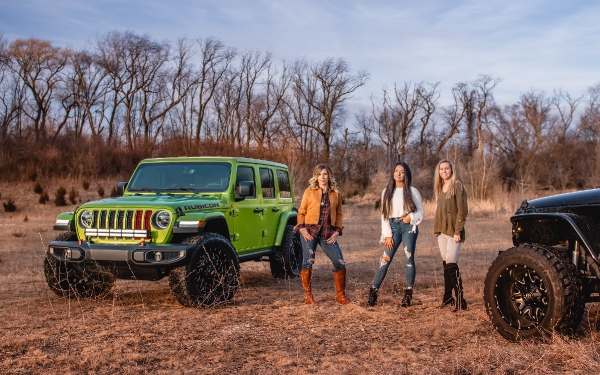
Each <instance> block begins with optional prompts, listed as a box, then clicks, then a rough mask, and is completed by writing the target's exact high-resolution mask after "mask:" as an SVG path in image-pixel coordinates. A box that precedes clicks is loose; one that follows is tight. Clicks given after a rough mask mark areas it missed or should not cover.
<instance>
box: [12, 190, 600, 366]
mask: <svg viewBox="0 0 600 375" xmlns="http://www.w3.org/2000/svg"><path fill="white" fill-rule="evenodd" d="M65 187H66V188H67V190H70V188H71V186H70V185H68V186H65ZM53 188H54V189H55V188H56V187H53ZM76 188H77V189H78V190H80V197H79V198H80V199H81V200H82V201H86V200H91V199H97V193H96V189H95V187H91V188H90V189H89V191H83V189H82V188H81V187H76ZM51 189H52V187H51ZM32 190H33V186H31V187H30V186H26V185H21V186H7V185H0V193H1V198H0V200H1V201H3V202H4V201H6V199H8V198H12V199H14V200H15V203H16V205H17V211H16V212H12V213H8V212H4V211H2V212H0V235H1V238H2V242H1V243H0V316H2V324H1V325H0V328H1V329H0V333H1V335H0V373H2V374H115V373H119V374H231V373H236V374H271V373H272V374H290V373H292V374H310V373H315V374H321V373H326V374H559V373H566V372H568V373H575V374H587V373H592V372H598V371H600V350H599V348H600V346H599V345H598V337H599V335H598V331H597V330H596V329H595V327H596V320H597V318H598V315H599V314H598V306H597V304H589V305H588V310H587V311H586V315H585V317H584V321H583V322H582V324H581V326H580V328H579V331H578V332H577V335H576V336H575V337H572V338H565V337H554V338H552V339H551V340H549V341H547V342H525V343H518V344H515V343H510V342H508V341H506V340H504V339H503V338H502V337H501V336H500V335H498V334H497V333H496V332H494V330H493V328H492V325H491V323H490V322H489V320H488V318H487V316H486V315H485V312H484V310H483V303H482V288H483V279H484V277H485V273H486V271H487V268H488V266H489V264H490V263H491V261H492V260H493V259H494V257H495V256H496V255H497V253H498V251H500V250H504V249H506V248H508V247H510V246H511V241H510V223H509V220H508V218H509V215H508V214H505V213H504V214H497V213H490V212H483V211H481V212H477V210H475V209H474V210H473V213H472V214H471V215H470V216H469V220H468V222H467V241H466V243H465V245H464V247H463V249H462V250H461V258H460V267H461V272H462V274H463V282H464V286H465V295H466V299H467V301H468V302H469V310H468V311H463V312H459V313H454V312H452V310H451V309H440V308H438V306H439V303H440V302H441V296H442V287H443V278H442V267H441V260H440V256H439V254H438V250H437V246H436V242H435V237H434V236H433V235H432V234H431V232H432V212H427V213H426V219H425V220H424V221H423V223H422V224H421V225H420V226H419V230H420V234H419V239H418V242H417V253H416V261H417V281H416V285H415V295H414V298H415V301H414V302H415V304H414V305H413V306H411V307H409V308H401V307H399V306H398V303H399V301H400V298H401V295H400V294H399V293H400V291H401V290H402V288H403V285H404V262H403V259H402V257H397V258H396V259H394V261H393V263H392V266H391V268H390V272H389V273H388V276H387V278H386V280H385V282H384V284H383V286H382V289H381V291H380V297H379V301H378V304H377V306H376V307H374V308H366V307H365V302H366V297H367V290H368V287H369V285H370V283H371V281H372V279H373V277H374V275H375V269H376V265H377V262H378V260H379V257H380V255H381V252H382V250H381V249H382V248H381V245H380V244H379V243H378V240H379V234H380V224H379V218H378V216H377V213H376V212H375V211H374V210H373V209H372V207H373V206H372V202H370V201H369V200H365V201H353V202H347V204H345V205H344V217H345V226H346V229H345V231H344V235H343V236H342V237H340V244H341V246H342V250H343V252H344V255H345V258H346V261H347V263H348V271H347V272H348V282H347V284H348V285H347V292H348V293H347V294H348V297H349V298H350V299H351V300H352V301H353V302H354V303H353V304H352V305H349V306H340V305H338V304H336V303H335V301H334V298H335V295H334V286H333V279H332V267H331V263H330V262H329V260H328V259H327V258H326V256H325V255H324V254H323V253H322V252H320V251H318V252H317V262H316V265H315V269H314V276H313V288H314V295H315V298H316V300H317V305H316V306H306V305H304V304H303V301H302V287H301V284H300V280H299V279H292V280H275V279H273V278H272V276H271V273H270V270H269V265H268V262H250V263H243V264H242V266H241V287H240V288H239V290H238V292H237V294H236V295H235V297H234V299H233V302H232V303H231V304H229V305H226V306H223V307H219V308H215V309H188V308H183V307H182V306H181V305H179V304H178V303H177V301H176V300H175V298H174V297H173V296H172V295H171V294H170V292H169V288H168V283H167V281H166V280H161V281H158V282H149V281H133V280H119V281H117V283H116V285H115V288H114V289H113V291H112V293H111V294H110V295H108V296H107V297H105V298H102V299H93V300H67V299H62V298H59V297H57V296H56V295H54V294H53V293H52V292H51V291H50V290H49V289H48V287H47V285H46V283H45V280H44V276H43V269H42V263H43V257H44V249H45V247H46V246H47V244H48V243H49V242H50V241H51V240H52V239H53V238H55V237H56V236H57V235H58V234H59V233H58V232H55V231H53V230H52V225H53V223H54V219H55V217H56V214H57V213H59V212H61V211H69V210H73V209H74V208H75V206H74V205H70V206H67V207H55V206H54V204H53V203H52V201H53V196H52V194H51V195H50V197H51V199H50V202H48V203H47V204H46V205H40V204H39V203H38V202H37V199H38V196H37V195H36V194H34V193H33V191H32ZM105 190H106V191H107V192H108V191H110V185H109V184H108V183H107V184H106V187H105ZM51 191H52V190H51ZM431 207H432V206H426V210H427V209H429V211H431Z"/></svg>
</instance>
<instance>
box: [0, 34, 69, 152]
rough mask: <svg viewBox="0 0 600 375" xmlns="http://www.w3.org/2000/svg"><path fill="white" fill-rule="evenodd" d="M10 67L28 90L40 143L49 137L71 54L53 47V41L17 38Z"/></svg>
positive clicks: (11, 51)
mask: <svg viewBox="0 0 600 375" xmlns="http://www.w3.org/2000/svg"><path fill="white" fill-rule="evenodd" d="M7 56H8V58H9V60H10V63H9V64H8V67H9V68H10V69H12V71H13V72H15V73H16V74H17V75H18V77H19V78H20V79H21V80H22V82H23V84H24V85H25V87H27V89H28V91H29V94H30V95H31V100H30V101H29V103H30V107H31V112H27V111H26V112H25V113H26V114H27V116H28V117H30V118H31V119H32V120H33V131H34V134H35V139H36V141H39V140H40V139H41V138H43V137H45V136H46V130H47V129H46V125H47V120H48V116H49V114H50V110H51V106H52V102H53V99H54V97H53V96H54V95H55V93H56V91H57V90H58V89H59V85H60V84H61V83H62V76H61V73H62V71H63V69H64V68H65V66H66V64H67V62H68V51H67V50H63V49H61V48H58V47H53V46H52V43H51V42H48V41H42V40H38V39H27V40H23V39H17V40H15V41H14V42H12V43H11V44H10V46H9V48H8V51H7ZM66 117H67V115H65V116H64V118H66Z"/></svg>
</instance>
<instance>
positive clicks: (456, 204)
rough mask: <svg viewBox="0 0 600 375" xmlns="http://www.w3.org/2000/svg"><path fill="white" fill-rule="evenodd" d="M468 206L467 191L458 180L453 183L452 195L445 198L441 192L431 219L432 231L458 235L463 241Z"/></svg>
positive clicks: (444, 194)
mask: <svg viewBox="0 0 600 375" xmlns="http://www.w3.org/2000/svg"><path fill="white" fill-rule="evenodd" d="M468 213H469V207H468V204H467V192H466V190H465V187H464V186H463V184H462V183H461V182H460V181H456V184H455V185H454V196H452V197H450V198H447V194H446V193H444V192H442V193H441V194H440V196H439V197H438V200H437V209H436V211H435V219H434V221H433V233H435V234H436V235H439V234H440V233H443V234H445V235H447V236H450V237H452V236H454V235H455V234H456V235H459V236H460V242H464V241H465V221H467V214H468Z"/></svg>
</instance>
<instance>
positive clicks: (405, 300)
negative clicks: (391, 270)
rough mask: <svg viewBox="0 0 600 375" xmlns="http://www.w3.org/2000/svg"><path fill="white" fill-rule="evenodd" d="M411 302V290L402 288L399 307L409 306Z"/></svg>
mask: <svg viewBox="0 0 600 375" xmlns="http://www.w3.org/2000/svg"><path fill="white" fill-rule="evenodd" d="M411 300H412V288H404V297H402V302H400V306H402V307H408V306H410V301H411Z"/></svg>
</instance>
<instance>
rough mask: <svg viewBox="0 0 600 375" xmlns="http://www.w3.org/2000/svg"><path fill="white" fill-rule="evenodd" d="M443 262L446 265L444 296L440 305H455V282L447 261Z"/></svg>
mask: <svg viewBox="0 0 600 375" xmlns="http://www.w3.org/2000/svg"><path fill="white" fill-rule="evenodd" d="M442 264H443V265H444V296H443V297H442V304H441V305H440V307H446V306H453V305H454V303H455V302H454V298H453V297H452V289H453V288H452V285H454V283H453V282H452V280H451V278H450V273H449V272H448V267H447V266H446V262H445V261H443V262H442Z"/></svg>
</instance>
